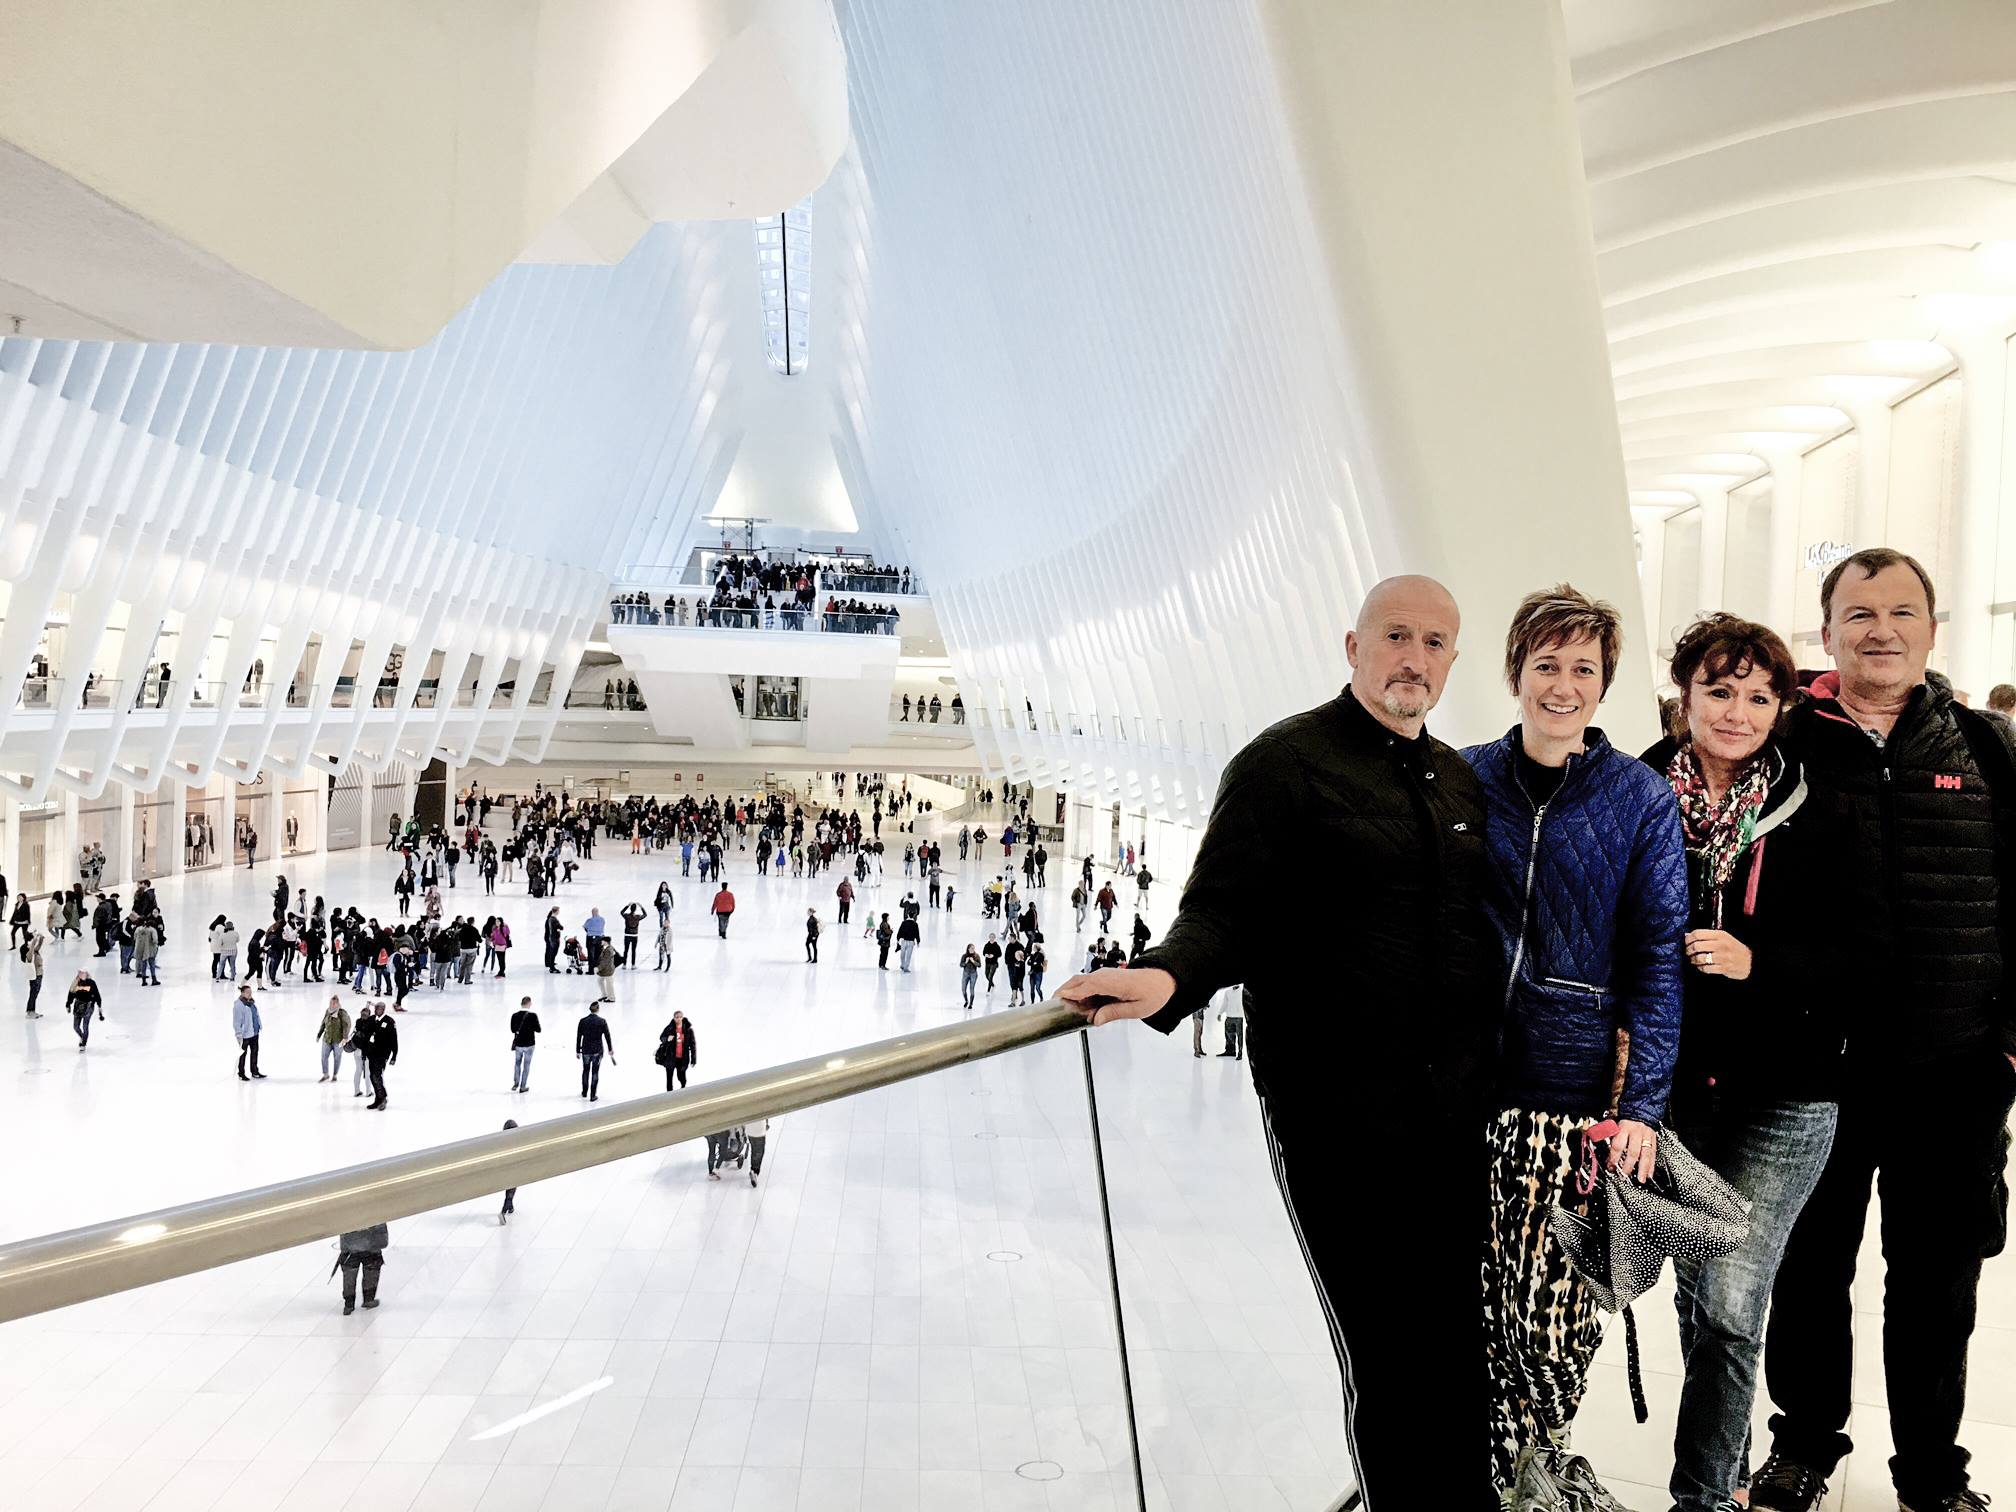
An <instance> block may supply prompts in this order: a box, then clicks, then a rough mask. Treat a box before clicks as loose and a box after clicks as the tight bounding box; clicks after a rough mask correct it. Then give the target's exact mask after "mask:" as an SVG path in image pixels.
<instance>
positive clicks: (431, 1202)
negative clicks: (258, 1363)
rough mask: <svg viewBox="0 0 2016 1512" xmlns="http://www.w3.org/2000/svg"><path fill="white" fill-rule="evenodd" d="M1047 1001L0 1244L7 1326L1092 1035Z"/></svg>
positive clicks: (0, 1317)
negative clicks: (1081, 1032)
mask: <svg viewBox="0 0 2016 1512" xmlns="http://www.w3.org/2000/svg"><path fill="white" fill-rule="evenodd" d="M1084 1024H1085V1020H1084V1019H1083V1018H1082V1017H1080V1015H1079V1014H1078V1013H1077V1012H1076V1011H1075V1010H1073V1009H1071V1008H1069V1007H1067V1006H1065V1005H1064V1004H1062V1003H1060V1002H1058V1001H1057V1000H1056V999H1054V998H1053V999H1051V1000H1049V1001H1047V1002H1043V1003H1037V1004H1035V1005H1033V1006H1031V1007H1027V1008H1015V1009H1010V1010H1008V1011H1007V1012H1005V1013H990V1014H987V1015H985V1016H984V1017H980V1018H975V1019H971V1020H968V1021H964V1022H961V1023H957V1024H948V1025H946V1026H945V1027H943V1028H939V1029H925V1030H920V1031H918V1032H917V1033H915V1034H901V1035H898V1036H896V1037H895V1038H894V1039H886V1040H877V1041H876V1042H875V1043H873V1044H869V1045H858V1046H856V1047H854V1048H853V1049H850V1050H841V1051H838V1052H836V1053H834V1054H831V1055H815V1056H812V1057H811V1058H809V1059H807V1060H801V1061H794V1062H792V1063H791V1064H789V1065H784V1066H773V1067H771V1068H770V1069H768V1070H765V1071H751V1072H749V1073H748V1074H746V1075H743V1076H732V1077H729V1078H727V1079H726V1080H724V1081H718V1082H709V1083H708V1084H706V1085H705V1086H703V1087H697V1088H694V1089H693V1090H691V1091H685V1092H660V1093H656V1094H654V1095H652V1096H650V1097H642V1098H638V1099H636V1100H634V1101H631V1102H624V1103H617V1104H614V1105H613V1106H611V1107H607V1108H596V1109H593V1110H591V1111H589V1112H586V1113H571V1114H568V1115H566V1116H565V1117H562V1118H555V1119H549V1120H548V1121H546V1122H544V1123H539V1124H532V1125H529V1126H527V1127H525V1128H522V1129H510V1130H503V1131H500V1132H498V1133H494V1134H482V1135H478V1136H477V1137H476V1138H474V1139H463V1140H458V1141H456V1142H455V1143H453V1144H446V1145H437V1146H435V1147H434V1148H432V1149H427V1150H417V1151H414V1152H413V1153H411V1154H407V1155H395V1156H392V1157H391V1158H389V1159H386V1160H373V1161H367V1162H366V1163H365V1164H363V1165H355V1166H349V1167H346V1168H344V1169H343V1170H339V1171H326V1172H324V1173H323V1174H321V1175H319V1176H306V1177H302V1178H300V1179H298V1180H294V1181H283V1182H279V1183H276V1184H275V1185H272V1186H264V1187H255V1188H253V1189H252V1190H251V1191H249V1192H237V1193H233V1194H232V1195H230V1196H226V1197H212V1198H209V1199H207V1200H205V1201H201V1202H188V1203H183V1204H181V1205H180V1206H177V1207H171V1208H162V1209H160V1210H158V1211H156V1212H152V1213H142V1214H140V1215H138V1216H136V1217H131V1218H120V1219H115V1220H113V1221H111V1222H109V1223H96V1224H92V1225H91V1226H89V1227H88V1228H79V1229H71V1230H69V1231H68V1232H67V1233H61V1234H47V1235H44V1236H42V1237H41V1238H37V1239H24V1240H22V1241H20V1242H19V1243H15V1244H7V1245H4V1246H0V1322H4V1321H10V1320H12V1319H15V1318H25V1317H28V1316H29V1315H31V1314H33V1313H39V1312H47V1311H50V1310H51V1309H53V1308H58V1307H68V1306H69V1305H70V1304H72V1303H73V1302H85V1301H89V1300H90V1299H91V1298H93V1297H104V1296H110V1295H111V1294H112V1293H114V1292H121V1291H128V1290H131V1289H132V1288H134V1287H136V1286H148V1285H151V1284H152V1283H154V1282H156V1281H166V1280H169V1279H171V1278H173V1277H175V1276H186V1275H189V1274H191V1273H193V1272H196V1271H203V1270H209V1269H211V1268H213V1267H215V1266H219V1265H228V1264H230V1263H231V1262H232V1261H234V1260H246V1259H250V1258H251V1257H252V1256H254V1255H265V1254H271V1253H272V1252H273V1251H275V1250H283V1249H289V1248H292V1247H293V1246H294V1245H297V1244H308V1243H312V1242H313V1241H315V1240H318V1239H327V1238H330V1237H332V1236H333V1235H336V1234H340V1233H343V1232H344V1231H346V1230H348V1229H355V1228H363V1227H365V1226H367V1225H369V1224H373V1223H386V1222H390V1221H391V1220H393V1219H395V1218H407V1217H411V1216H412V1215H413V1214H415V1213H426V1212H432V1211H433V1210H435V1209H436V1208H441V1207H446V1206H448V1205H449V1204H451V1203H456V1202H466V1201H469V1200H470V1199H471V1198H476V1197H485V1196H488V1195H490V1194H491V1193H493V1192H501V1191H503V1190H504V1188H506V1187H515V1186H529V1185H530V1184H531V1183H533V1182H535V1181H544V1180H547V1179H548V1178H550V1177H554V1176H564V1175H566V1174H567V1173H568V1172H569V1171H579V1170H583V1169H585V1168H587V1167H589V1166H595V1165H601V1164H603V1163H604V1162H607V1161H611V1160H620V1159H622V1158H624V1157H625V1156H629V1155H641V1154H644V1153H645V1152H647V1151H650V1150H660V1149H663V1148H665V1147H666V1146H667V1145H674V1144H679V1143H681V1142H682V1141H684V1140H688V1139H697V1138H701V1137H703V1136H705V1135H707V1134H710V1133H715V1132H717V1131H719V1130H722V1129H729V1128H733V1127H735V1126H736V1125H738V1124H746V1123H749V1122H751V1121H753V1120H755V1119H758V1118H771V1117H776V1116H777V1115H779V1114H783V1113H791V1112H795V1111H796V1110H798V1109H800V1108H810V1107H815V1106H817V1105H818V1104H820V1103H826V1102H833V1101H835V1100H836V1099H839V1098H842V1097H851V1096H853V1095H854V1094H855V1093H857V1092H868V1091H872V1090H874V1089H875V1088H878V1087H887V1086H891V1085H893V1084H894V1083H896V1082H901V1081H909V1080H911V1079H912V1078H915V1077H919V1076H926V1075H929V1074H930V1073H932V1072H934V1071H943V1070H946V1069H948V1068H950V1067H952V1066H958V1065H964V1064H966V1063H967V1062H969V1061H976V1060H984V1059H986V1058H987V1057H989V1056H994V1055H1000V1054H1001V1053H1003V1052H1004V1051H1008V1050H1020V1049H1022V1048H1024V1047H1026V1046H1029V1045H1035V1044H1039V1043H1041V1042H1042V1041H1044V1040H1049V1039H1056V1038H1058V1037H1059V1036H1061V1035H1065V1034H1069V1033H1071V1032H1072V1031H1073V1030H1076V1029H1081V1028H1083V1027H1084Z"/></svg>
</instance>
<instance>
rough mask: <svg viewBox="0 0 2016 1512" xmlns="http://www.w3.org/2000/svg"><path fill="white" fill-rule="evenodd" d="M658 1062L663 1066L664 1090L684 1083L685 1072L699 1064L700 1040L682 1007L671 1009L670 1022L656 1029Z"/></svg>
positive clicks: (671, 1089)
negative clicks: (674, 1084) (675, 1083)
mask: <svg viewBox="0 0 2016 1512" xmlns="http://www.w3.org/2000/svg"><path fill="white" fill-rule="evenodd" d="M656 1059H657V1061H658V1064H659V1065H661V1066H663V1067H664V1068H665V1090H666V1091H667V1092H670V1091H673V1090H674V1087H673V1082H674V1080H675V1078H676V1080H677V1082H678V1085H679V1086H681V1087H683V1086H685V1085H686V1073H687V1072H688V1071H690V1070H691V1069H692V1068H693V1067H695V1066H697V1065H699V1064H700V1041H699V1039H698V1038H697V1037H696V1036H695V1035H694V1033H693V1021H692V1020H691V1019H689V1018H687V1017H686V1014H685V1011H684V1010H683V1009H678V1008H675V1009H673V1010H672V1019H671V1022H669V1023H668V1024H666V1026H665V1027H664V1028H663V1029H661V1030H659V1031H658V1053H657V1057H656Z"/></svg>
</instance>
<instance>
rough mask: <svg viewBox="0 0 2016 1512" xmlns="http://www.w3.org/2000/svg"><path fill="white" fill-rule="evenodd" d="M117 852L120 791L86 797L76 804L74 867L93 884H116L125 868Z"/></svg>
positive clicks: (122, 877)
mask: <svg viewBox="0 0 2016 1512" xmlns="http://www.w3.org/2000/svg"><path fill="white" fill-rule="evenodd" d="M120 861H121V857H120V854H119V795H118V794H117V793H111V794H105V795H101V796H99V797H97V798H86V799H85V800H84V801H83V802H82V803H80V804H79V805H78V808H77V868H78V871H79V872H80V873H81V874H82V875H84V876H85V877H86V878H87V880H88V879H89V878H90V877H91V876H92V875H94V874H95V875H96V877H97V879H98V880H97V881H96V882H95V883H92V886H93V887H99V888H103V887H117V886H119V885H120V883H121V882H122V881H123V879H124V875H125V871H124V868H123V867H122V866H121V864H120Z"/></svg>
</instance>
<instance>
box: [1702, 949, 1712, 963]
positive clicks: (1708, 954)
mask: <svg viewBox="0 0 2016 1512" xmlns="http://www.w3.org/2000/svg"><path fill="white" fill-rule="evenodd" d="M1701 964H1702V965H1703V966H1713V965H1714V964H1715V952H1714V951H1712V950H1704V951H1702V952H1701Z"/></svg>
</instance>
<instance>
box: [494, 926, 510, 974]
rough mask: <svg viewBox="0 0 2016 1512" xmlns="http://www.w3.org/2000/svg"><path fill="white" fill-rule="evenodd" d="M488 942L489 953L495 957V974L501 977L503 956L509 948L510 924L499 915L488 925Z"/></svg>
mask: <svg viewBox="0 0 2016 1512" xmlns="http://www.w3.org/2000/svg"><path fill="white" fill-rule="evenodd" d="M489 943H490V951H491V954H493V955H494V956H495V957H496V958H497V975H498V976H499V977H500V978H501V977H502V976H503V975H504V958H505V956H506V955H507V954H508V953H509V952H510V949H511V926H510V925H509V924H506V923H505V922H504V920H503V919H502V918H501V917H499V918H498V920H497V921H496V922H495V923H494V924H492V925H491V926H490V936H489Z"/></svg>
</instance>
